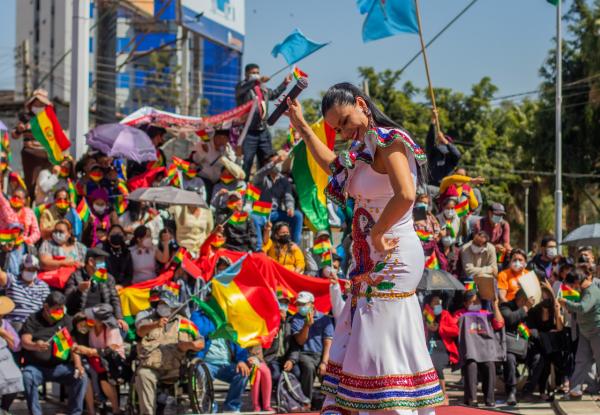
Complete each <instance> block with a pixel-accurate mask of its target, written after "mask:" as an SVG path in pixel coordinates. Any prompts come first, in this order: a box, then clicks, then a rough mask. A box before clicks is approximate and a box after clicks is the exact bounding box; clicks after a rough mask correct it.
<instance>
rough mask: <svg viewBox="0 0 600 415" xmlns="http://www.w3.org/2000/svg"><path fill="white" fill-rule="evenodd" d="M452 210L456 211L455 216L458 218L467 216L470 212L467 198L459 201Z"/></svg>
mask: <svg viewBox="0 0 600 415" xmlns="http://www.w3.org/2000/svg"><path fill="white" fill-rule="evenodd" d="M454 210H455V211H456V216H458V217H459V218H462V217H464V216H467V215H468V214H469V212H470V210H469V199H464V200H463V201H462V202H459V203H458V204H457V205H456V206H454Z"/></svg>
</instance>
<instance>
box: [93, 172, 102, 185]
mask: <svg viewBox="0 0 600 415" xmlns="http://www.w3.org/2000/svg"><path fill="white" fill-rule="evenodd" d="M103 178H104V175H103V174H102V172H99V171H93V172H91V173H90V179H92V181H94V182H96V183H98V182H99V181H100V180H102V179H103Z"/></svg>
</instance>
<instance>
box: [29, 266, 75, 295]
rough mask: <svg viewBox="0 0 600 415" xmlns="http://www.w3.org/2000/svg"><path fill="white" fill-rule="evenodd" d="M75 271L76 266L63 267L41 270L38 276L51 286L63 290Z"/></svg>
mask: <svg viewBox="0 0 600 415" xmlns="http://www.w3.org/2000/svg"><path fill="white" fill-rule="evenodd" d="M74 272H75V267H61V268H57V269H55V270H53V271H44V272H39V273H38V276H37V277H38V278H39V279H40V280H42V281H44V282H45V283H46V284H48V285H49V286H50V287H52V288H56V289H57V290H62V289H63V288H65V285H66V284H67V281H69V278H71V274H73V273H74Z"/></svg>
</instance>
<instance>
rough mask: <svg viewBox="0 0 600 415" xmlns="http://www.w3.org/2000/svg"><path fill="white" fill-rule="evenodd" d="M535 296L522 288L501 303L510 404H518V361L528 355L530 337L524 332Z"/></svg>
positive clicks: (507, 401)
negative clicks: (504, 329)
mask: <svg viewBox="0 0 600 415" xmlns="http://www.w3.org/2000/svg"><path fill="white" fill-rule="evenodd" d="M534 304H535V300H534V299H533V297H531V298H527V294H526V293H525V291H524V290H523V289H520V290H518V291H517V293H516V294H515V298H514V299H513V300H511V301H509V302H506V303H503V304H501V305H500V312H501V313H502V317H503V318H504V322H505V327H506V360H505V361H504V389H505V392H506V395H507V398H506V403H507V404H508V405H510V406H515V405H516V404H517V363H518V361H523V360H524V359H525V357H526V355H527V347H528V343H527V341H528V339H527V338H525V337H524V336H523V334H522V331H523V327H525V328H526V324H525V320H526V319H527V312H528V311H529V310H530V309H531V307H533V305H534Z"/></svg>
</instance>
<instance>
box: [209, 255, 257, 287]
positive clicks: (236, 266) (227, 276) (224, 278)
mask: <svg viewBox="0 0 600 415" xmlns="http://www.w3.org/2000/svg"><path fill="white" fill-rule="evenodd" d="M246 258H248V254H246V255H244V256H243V257H241V258H240V259H238V260H237V261H235V262H234V263H233V264H231V265H230V266H228V267H227V268H225V269H224V270H223V271H221V272H219V273H218V274H217V275H215V276H214V277H213V279H214V280H217V281H219V282H220V283H221V284H223V285H229V284H230V283H231V281H233V279H234V278H235V277H237V275H238V274H239V273H240V271H241V270H242V264H243V263H244V261H245V260H246Z"/></svg>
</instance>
